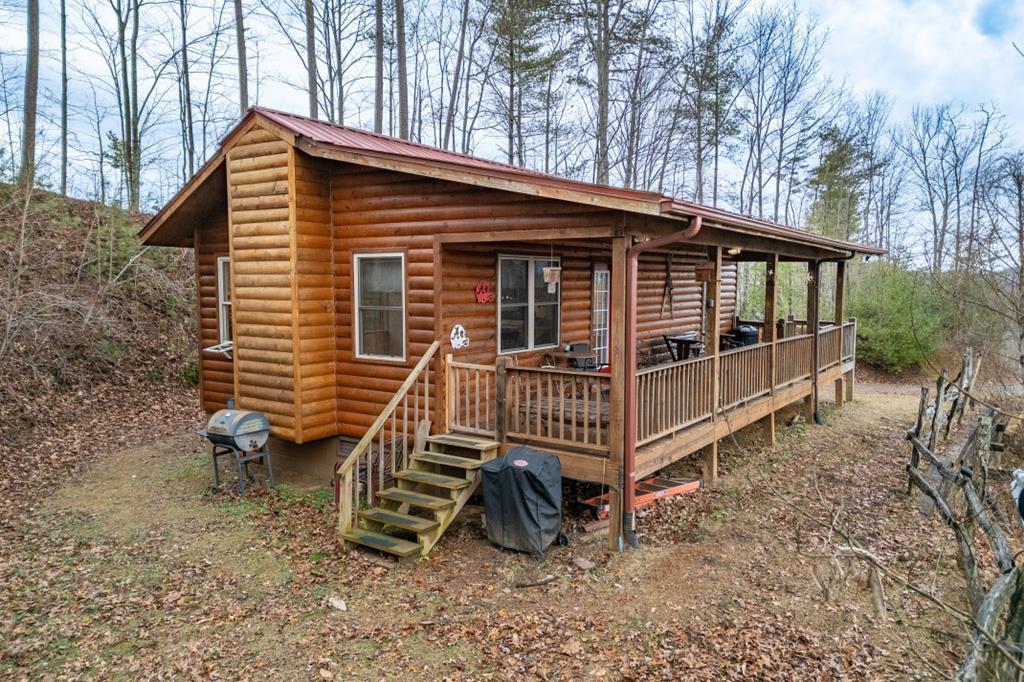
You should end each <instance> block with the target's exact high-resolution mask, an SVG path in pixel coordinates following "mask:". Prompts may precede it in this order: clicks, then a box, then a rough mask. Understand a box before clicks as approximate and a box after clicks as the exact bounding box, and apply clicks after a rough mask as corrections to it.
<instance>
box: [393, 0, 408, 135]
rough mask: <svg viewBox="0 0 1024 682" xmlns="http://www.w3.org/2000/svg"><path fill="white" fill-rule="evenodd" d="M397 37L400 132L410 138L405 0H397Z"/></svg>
mask: <svg viewBox="0 0 1024 682" xmlns="http://www.w3.org/2000/svg"><path fill="white" fill-rule="evenodd" d="M395 37H396V42H397V43H398V45H397V47H398V134H399V136H400V137H401V138H402V139H403V140H408V139H409V69H408V65H407V64H406V58H405V0H395Z"/></svg>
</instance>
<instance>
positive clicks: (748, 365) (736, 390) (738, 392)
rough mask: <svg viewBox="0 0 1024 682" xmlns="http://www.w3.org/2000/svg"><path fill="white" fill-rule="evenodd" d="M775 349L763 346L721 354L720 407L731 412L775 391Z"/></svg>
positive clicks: (748, 347) (767, 345) (762, 344)
mask: <svg viewBox="0 0 1024 682" xmlns="http://www.w3.org/2000/svg"><path fill="white" fill-rule="evenodd" d="M771 359H772V346H771V344H770V343H760V344H757V345H756V346H744V347H743V348H737V349H735V350H728V351H725V352H723V353H722V354H721V358H720V360H719V362H720V363H721V366H720V372H721V380H720V381H721V384H720V389H719V407H721V408H722V409H728V408H730V407H733V406H734V405H737V404H739V403H741V402H744V401H747V400H753V399H754V398H758V397H760V396H763V395H768V393H770V392H771V390H772V379H771V376H770V375H771Z"/></svg>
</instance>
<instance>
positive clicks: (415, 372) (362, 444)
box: [334, 341, 441, 534]
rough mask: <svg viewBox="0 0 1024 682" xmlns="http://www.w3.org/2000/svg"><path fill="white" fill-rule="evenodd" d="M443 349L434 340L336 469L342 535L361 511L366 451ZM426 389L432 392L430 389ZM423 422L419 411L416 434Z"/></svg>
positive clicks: (414, 421) (427, 406)
mask: <svg viewBox="0 0 1024 682" xmlns="http://www.w3.org/2000/svg"><path fill="white" fill-rule="evenodd" d="M440 348H441V342H440V341H434V342H433V343H432V344H430V347H429V348H428V349H427V352H426V353H424V354H423V357H422V358H420V360H419V362H417V363H416V366H415V367H413V368H412V371H411V372H409V375H408V376H407V377H406V378H405V381H403V382H402V385H401V386H400V387H399V388H398V390H397V391H395V394H394V396H392V397H391V400H389V401H388V404H387V406H386V407H385V408H384V409H383V410H382V411H381V413H380V414H379V415H377V418H376V419H375V420H374V421H373V424H371V425H370V428H369V429H367V430H366V433H365V434H363V437H362V438H360V439H359V442H358V443H357V444H356V447H355V448H354V449H353V450H352V452H351V453H350V454H349V456H348V457H346V458H345V461H344V462H342V463H341V464H340V465H338V466H336V467H335V469H334V481H335V489H336V490H337V491H338V493H337V503H338V530H339V532H340V533H342V534H344V533H345V532H346V531H348V530H349V529H351V528H352V527H353V526H354V525H355V515H356V514H357V513H358V511H359V510H358V509H357V504H354V502H356V497H357V496H358V494H359V491H358V487H359V485H358V481H357V480H356V477H355V476H354V473H355V468H356V466H357V464H358V463H359V458H360V457H362V456H363V455H364V454H365V453H366V450H367V449H368V448H370V447H371V446H372V444H373V439H374V438H375V437H376V436H377V435H378V434H380V432H381V431H382V430H383V429H384V427H385V426H386V425H387V423H388V419H390V418H392V416H393V415H394V413H395V410H396V409H398V406H399V404H401V403H402V401H403V400H405V399H406V397H407V396H408V395H409V391H410V390H411V389H412V388H413V386H415V385H416V381H417V380H418V379H419V378H420V376H422V374H423V372H424V371H425V370H426V369H427V367H429V365H430V361H431V360H433V359H434V356H435V355H437V351H438V349H440ZM428 385H429V384H428ZM426 390H429V388H428V389H426ZM424 399H425V405H424V414H426V415H429V414H430V404H429V393H425V395H424ZM419 423H420V419H419V413H418V410H417V411H416V414H415V415H414V420H413V433H416V432H417V430H418V426H419ZM394 465H395V462H394V453H392V467H394ZM371 483H372V481H369V480H368V481H367V487H368V488H369V487H370V485H371Z"/></svg>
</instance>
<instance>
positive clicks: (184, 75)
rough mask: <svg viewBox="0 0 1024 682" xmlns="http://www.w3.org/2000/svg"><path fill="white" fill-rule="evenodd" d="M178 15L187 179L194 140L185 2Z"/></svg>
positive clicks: (181, 2) (193, 162)
mask: <svg viewBox="0 0 1024 682" xmlns="http://www.w3.org/2000/svg"><path fill="white" fill-rule="evenodd" d="M178 14H179V19H181V91H182V109H183V111H182V112H181V113H182V121H183V123H184V126H183V128H184V130H182V132H183V133H184V134H185V159H186V161H187V163H188V177H192V176H193V175H194V174H195V172H196V138H195V134H194V126H193V121H192V86H191V85H190V83H189V76H188V20H187V16H188V15H187V14H186V12H185V0H178Z"/></svg>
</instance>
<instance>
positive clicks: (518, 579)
mask: <svg viewBox="0 0 1024 682" xmlns="http://www.w3.org/2000/svg"><path fill="white" fill-rule="evenodd" d="M186 398H187V397H186ZM915 409H916V397H915V396H914V395H912V394H911V395H905V394H893V393H890V394H883V393H870V392H864V393H863V394H862V395H861V396H860V397H859V399H858V400H857V401H856V402H854V403H853V404H850V405H847V406H846V407H844V408H843V409H842V410H839V411H836V412H833V413H831V414H829V415H828V425H826V426H823V427H806V426H804V425H801V424H798V425H796V426H790V427H782V428H780V441H779V444H778V445H776V446H775V447H774V448H770V449H765V448H763V447H762V446H761V445H760V444H759V440H758V434H757V432H756V431H754V432H752V433H744V434H741V435H740V436H739V437H738V438H737V439H736V440H735V441H730V442H728V443H727V444H726V448H725V452H724V454H723V462H722V470H723V478H722V479H721V481H720V482H719V484H718V485H716V486H714V487H712V488H710V489H705V490H703V491H701V492H699V493H697V494H695V495H691V496H687V497H680V498H674V499H672V500H667V501H662V502H660V503H658V504H656V505H654V506H653V507H650V508H648V509H646V510H644V511H643V513H642V514H641V515H640V520H639V524H640V531H641V535H642V542H643V545H644V547H643V549H642V550H640V551H631V552H627V553H626V554H623V555H609V554H608V553H607V551H606V548H605V546H606V541H605V540H604V538H602V537H601V536H600V535H593V536H588V535H587V534H585V533H583V532H582V531H580V532H575V533H573V535H572V542H571V543H570V545H569V546H568V547H564V548H555V549H553V550H551V551H550V552H549V554H548V556H547V558H546V559H545V560H544V561H543V562H540V561H538V560H535V559H532V558H530V557H525V556H521V555H518V554H512V553H507V552H502V551H500V550H498V549H496V548H494V547H493V546H491V545H490V544H489V543H488V542H487V540H486V538H485V537H484V534H483V531H482V529H481V528H480V524H479V517H478V514H476V513H474V512H473V511H472V510H470V511H467V512H464V513H463V515H462V516H461V517H460V524H459V525H458V526H457V527H454V528H453V529H452V530H450V531H449V532H448V534H447V535H446V536H445V538H444V539H443V540H442V542H441V543H440V544H439V545H438V547H437V548H436V549H435V550H434V552H433V553H432V554H431V555H430V557H429V558H428V559H426V560H422V561H420V562H418V563H416V564H414V565H412V566H410V567H400V568H395V569H392V568H387V567H384V566H382V565H380V562H378V561H375V560H373V559H372V558H370V557H368V556H367V555H366V554H363V553H361V552H358V551H346V550H343V549H341V548H339V547H338V546H337V544H336V543H335V539H334V535H333V532H332V521H333V513H332V510H331V507H330V502H331V495H330V491H328V490H323V491H312V492H298V491H296V490H294V489H292V488H288V487H287V486H284V487H282V488H280V489H279V490H278V491H276V492H266V491H263V492H253V493H251V494H250V495H248V496H246V497H244V498H242V497H239V496H238V495H237V494H219V495H212V494H210V493H209V491H208V486H209V484H210V475H209V471H208V466H209V464H208V460H207V459H206V455H205V449H204V448H203V447H202V446H201V445H200V444H199V442H198V439H197V438H196V437H195V436H193V435H190V434H189V433H188V430H187V429H186V428H185V425H186V424H187V423H188V421H189V419H190V418H192V415H191V413H190V412H189V411H188V410H186V409H183V410H182V411H181V412H180V413H179V414H177V422H174V420H171V421H169V422H168V423H167V424H165V425H158V426H157V427H154V433H156V434H157V435H159V434H161V433H166V432H174V433H176V435H172V436H170V437H166V436H161V437H160V438H158V440H157V442H155V443H154V444H151V445H145V446H142V447H137V446H136V447H130V448H128V449H119V446H121V445H123V444H124V443H126V442H127V443H131V442H132V441H133V440H134V439H136V438H141V435H140V434H139V433H137V432H134V431H133V432H129V433H128V435H127V436H125V437H123V438H121V439H120V440H113V441H107V442H112V443H114V444H115V445H114V446H112V447H111V448H110V451H109V452H99V453H96V455H97V456H96V457H95V459H94V461H93V463H92V464H91V465H90V466H88V467H86V470H85V471H84V472H83V473H81V474H79V475H75V476H71V477H69V476H67V475H65V474H64V472H66V471H68V470H69V467H68V465H67V464H66V460H67V458H73V457H74V456H75V452H74V448H73V447H64V446H63V445H62V443H61V440H60V438H61V436H60V435H59V434H58V435H55V436H54V440H53V441H52V442H51V443H48V444H47V446H46V448H45V450H46V453H47V455H48V456H52V457H53V458H54V461H53V462H50V465H51V466H52V467H53V468H52V471H51V473H47V470H46V469H43V470H37V469H35V468H32V467H22V468H19V469H18V470H19V471H22V470H25V471H32V472H35V473H32V474H24V475H25V476H35V479H33V481H32V482H26V484H25V485H24V486H17V487H11V486H8V487H7V488H6V490H5V493H6V494H7V495H10V496H18V495H23V496H24V497H23V498H22V499H20V500H18V501H17V502H12V503H11V504H10V506H9V507H8V509H7V511H5V512H4V516H3V517H2V521H0V523H2V524H3V526H2V529H0V530H2V532H0V677H3V678H13V679H20V678H24V679H40V678H44V679H45V678H52V679H57V678H61V679H66V678H71V679H75V678H79V679H172V678H173V679H181V678H185V679H188V678H195V679H239V678H241V679H340V680H349V679H391V678H394V679H453V680H469V679H524V678H526V679H529V678H535V679H549V680H556V679H557V680H562V679H566V680H576V679H609V680H613V679H672V680H678V679H696V680H718V679H737V680H739V679H744V680H746V679H763V680H793V679H801V680H813V679H825V680H831V679H914V678H922V679H930V678H940V677H942V676H946V675H948V674H949V673H950V671H951V670H952V669H953V666H955V663H956V659H957V657H958V656H959V655H960V654H961V653H962V649H963V646H964V641H965V636H964V633H962V632H961V631H959V630H958V629H957V628H956V626H955V625H954V624H952V623H951V622H949V621H948V620H946V619H944V618H943V617H942V616H940V615H939V614H937V613H936V612H935V610H934V609H932V608H930V607H929V606H928V605H927V604H926V603H925V602H924V601H923V600H921V599H920V598H918V597H914V596H913V595H911V594H909V593H907V592H905V591H901V590H900V589H899V588H898V587H897V586H895V585H887V588H888V601H889V612H888V614H887V617H886V618H885V619H884V620H880V619H879V618H878V616H877V615H876V613H875V611H874V609H873V608H872V607H871V601H870V593H869V591H868V589H867V586H866V583H865V582H864V580H863V576H862V575H861V574H860V573H859V572H858V570H857V567H855V566H850V567H848V570H846V571H842V572H841V575H835V574H831V573H830V571H834V568H835V566H834V563H833V562H830V561H829V555H830V552H829V550H828V547H827V534H828V527H827V523H828V519H829V518H830V515H831V514H832V513H834V512H835V511H836V510H837V509H841V513H842V516H843V518H844V519H845V522H846V523H848V524H849V525H850V527H851V528H852V529H853V530H854V531H855V532H856V533H857V535H858V536H859V537H860V539H861V540H862V541H863V543H864V544H865V545H866V546H867V547H869V548H870V549H872V550H873V551H875V552H877V553H878V554H879V555H880V556H881V557H882V558H883V559H884V560H885V561H886V562H887V563H888V564H889V565H890V566H891V567H892V568H893V569H894V570H896V571H897V572H898V573H901V574H905V575H908V576H920V577H922V578H923V577H925V576H927V580H928V582H927V584H926V585H925V587H927V588H928V589H930V590H932V591H933V592H934V593H935V594H937V595H940V596H944V597H946V598H948V599H951V600H953V601H954V602H955V603H961V601H960V597H959V594H960V591H961V589H960V588H961V584H960V581H959V577H958V574H957V569H956V566H955V560H954V556H953V551H952V550H953V545H952V543H951V542H950V538H949V537H948V536H947V533H948V530H947V529H946V528H944V527H943V526H942V524H941V523H940V522H938V521H937V520H935V519H925V518H924V517H922V516H921V515H920V514H919V513H918V512H917V511H916V508H915V507H914V505H913V504H911V503H909V502H908V501H907V498H906V497H905V496H904V495H903V489H904V486H905V479H904V478H903V476H902V475H901V472H902V471H903V468H902V463H903V462H905V461H906V445H905V442H904V441H903V440H902V437H903V433H904V430H905V428H906V425H907V424H908V423H909V421H910V420H911V418H912V415H913V413H914V410H915ZM110 416H114V415H110ZM143 423H144V420H143ZM78 428H86V429H87V428H92V429H93V430H94V431H93V432H92V433H91V434H90V435H88V437H87V436H78V438H79V439H80V440H81V442H87V443H94V442H96V441H100V442H103V440H102V439H103V438H104V437H109V436H110V435H111V434H110V426H109V424H108V423H107V424H105V423H102V422H101V423H99V424H97V423H94V424H92V426H91V427H88V426H87V427H78ZM138 442H146V441H145V440H144V439H141V440H139V441H138ZM18 456H19V453H18V452H15V453H13V454H12V457H14V458H15V459H16V458H17V457H18ZM36 456H37V457H39V458H40V459H37V460H34V461H33V462H32V464H33V467H35V466H44V467H45V466H46V465H47V462H45V461H42V460H43V459H45V458H43V457H42V456H41V455H39V454H38V453H37V454H36ZM62 462H63V464H62ZM681 466H682V467H683V468H685V467H686V466H687V465H686V464H685V463H683V464H682V465H681ZM52 472H57V473H56V474H54V473H52ZM575 527H576V528H579V526H578V525H576V526H575ZM815 574H818V575H819V576H825V577H826V578H827V579H828V580H830V583H829V584H830V585H831V591H832V592H833V595H832V597H831V599H830V600H829V601H826V600H825V599H824V597H823V592H822V589H821V588H820V587H819V584H818V582H817V581H816V579H815ZM830 575H831V577H829V576H830ZM548 576H553V579H552V580H549V581H547V582H544V584H541V585H534V586H529V587H522V585H524V584H531V583H537V582H543V581H544V579H545V578H547V577H548ZM340 606H344V610H342V609H341V608H339V607H340Z"/></svg>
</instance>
